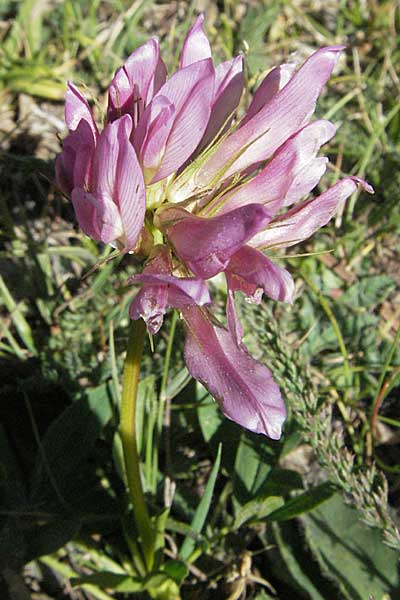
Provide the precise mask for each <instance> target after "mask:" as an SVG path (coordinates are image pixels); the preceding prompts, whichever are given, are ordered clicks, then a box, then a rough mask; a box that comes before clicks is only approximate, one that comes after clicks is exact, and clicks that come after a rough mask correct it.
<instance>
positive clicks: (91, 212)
mask: <svg viewBox="0 0 400 600" xmlns="http://www.w3.org/2000/svg"><path fill="white" fill-rule="evenodd" d="M71 200H72V205H73V207H74V211H75V216H76V220H77V221H78V224H79V227H80V228H81V229H82V231H84V232H85V233H86V235H88V236H89V237H91V238H92V239H94V240H96V241H98V242H100V241H101V232H100V228H99V224H98V216H97V209H96V207H95V203H94V202H93V201H92V197H91V194H89V193H88V192H85V191H84V190H82V189H80V188H75V189H74V190H73V191H72V195H71Z"/></svg>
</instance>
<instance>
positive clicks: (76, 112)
mask: <svg viewBox="0 0 400 600" xmlns="http://www.w3.org/2000/svg"><path fill="white" fill-rule="evenodd" d="M67 86H68V87H67V92H66V94H65V109H64V115H65V122H66V124H67V127H68V129H69V130H70V131H75V130H76V129H77V128H78V125H79V123H80V122H81V120H82V119H83V120H84V121H86V123H88V125H89V127H90V129H91V131H92V133H93V137H94V139H95V140H96V138H97V135H98V131H97V126H96V123H95V122H94V119H93V114H92V109H91V108H90V106H89V104H88V101H87V100H86V99H85V98H84V97H83V96H82V94H81V93H80V91H79V90H78V88H76V87H75V86H74V84H73V83H71V82H70V81H68V84H67Z"/></svg>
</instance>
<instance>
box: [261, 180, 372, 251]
mask: <svg viewBox="0 0 400 600" xmlns="http://www.w3.org/2000/svg"><path fill="white" fill-rule="evenodd" d="M357 184H361V185H362V187H363V188H364V189H365V190H366V191H367V192H369V193H373V188H372V187H371V186H370V185H369V184H367V183H366V182H365V181H362V180H361V179H359V178H358V177H346V178H345V179H342V180H340V181H338V183H336V184H335V185H334V186H332V187H331V188H329V189H328V190H327V191H326V192H324V193H323V194H321V195H320V196H318V197H317V198H314V199H311V200H308V201H306V202H302V203H301V204H298V205H297V206H295V207H293V208H292V209H291V210H289V211H288V212H286V213H285V214H283V215H282V216H280V217H278V218H277V219H275V220H274V221H273V222H272V223H271V224H270V225H269V227H268V228H267V229H265V230H264V231H260V232H259V233H258V234H256V235H255V236H254V238H253V239H252V240H251V241H250V242H249V243H250V244H251V246H253V247H259V248H269V247H274V248H275V247H282V248H285V247H288V246H293V245H294V244H297V243H299V242H301V241H302V240H305V239H307V238H308V237H310V236H311V235H312V234H313V233H314V232H315V231H317V230H318V229H320V228H321V227H323V226H324V225H326V224H327V223H328V221H330V219H331V218H332V217H333V216H334V215H335V214H336V212H337V211H338V209H339V207H340V206H341V205H342V204H343V202H344V201H345V200H346V198H348V197H349V196H351V194H353V192H355V191H356V189H357Z"/></svg>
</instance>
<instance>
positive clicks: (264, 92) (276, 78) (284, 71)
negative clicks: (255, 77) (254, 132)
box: [240, 63, 297, 127]
mask: <svg viewBox="0 0 400 600" xmlns="http://www.w3.org/2000/svg"><path fill="white" fill-rule="evenodd" d="M296 66H297V65H296V63H286V64H284V65H280V66H279V67H275V68H274V69H272V70H271V71H270V72H269V73H268V75H267V76H266V77H265V78H264V79H263V81H262V82H261V84H260V85H259V86H258V88H257V90H256V91H255V93H254V96H253V99H252V101H251V102H250V106H249V108H248V110H247V112H246V114H245V116H244V117H243V119H242V120H241V122H240V127H243V125H245V124H246V123H247V121H250V119H252V118H253V117H254V116H255V115H256V114H257V113H258V112H259V111H260V110H261V109H262V108H263V107H264V106H265V105H266V104H268V102H270V101H271V100H272V98H273V97H274V96H275V94H277V93H278V92H279V90H281V89H282V88H283V87H285V85H286V84H287V83H288V82H289V80H290V79H291V77H292V75H293V73H294V70H295V68H296Z"/></svg>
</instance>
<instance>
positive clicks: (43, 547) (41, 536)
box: [23, 518, 81, 562]
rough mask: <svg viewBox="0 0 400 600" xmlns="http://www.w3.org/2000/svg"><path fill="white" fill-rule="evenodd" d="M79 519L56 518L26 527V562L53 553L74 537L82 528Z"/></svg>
mask: <svg viewBox="0 0 400 600" xmlns="http://www.w3.org/2000/svg"><path fill="white" fill-rule="evenodd" d="M80 526H81V523H80V521H79V520H78V519H71V518H70V519H62V518H61V519H55V520H53V521H50V522H49V523H46V524H45V525H37V524H35V525H34V526H33V527H31V528H30V529H26V528H25V529H24V532H23V533H24V537H25V541H26V551H25V556H24V561H25V562H30V561H31V560H34V559H37V558H40V557H41V556H45V555H46V554H53V552H56V550H58V549H59V548H61V547H62V546H64V545H65V544H66V543H67V542H69V541H70V540H71V539H72V538H74V537H75V536H76V535H77V534H78V531H79V529H80Z"/></svg>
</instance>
